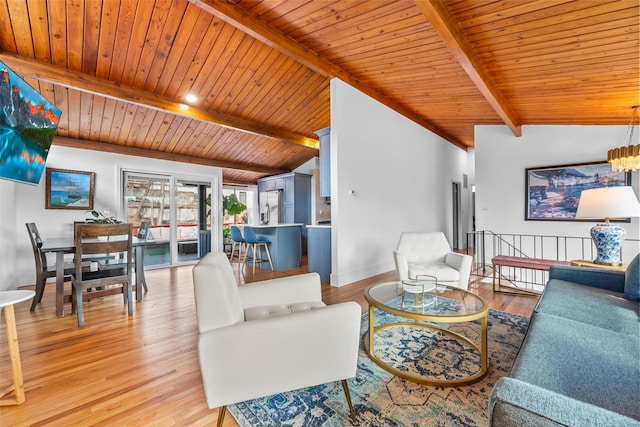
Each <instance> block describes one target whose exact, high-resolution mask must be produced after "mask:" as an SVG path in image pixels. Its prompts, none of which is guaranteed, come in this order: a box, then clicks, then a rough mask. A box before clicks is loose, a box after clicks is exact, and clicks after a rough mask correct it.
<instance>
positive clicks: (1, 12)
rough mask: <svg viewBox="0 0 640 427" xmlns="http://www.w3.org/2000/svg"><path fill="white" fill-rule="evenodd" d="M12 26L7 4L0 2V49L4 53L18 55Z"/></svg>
mask: <svg viewBox="0 0 640 427" xmlns="http://www.w3.org/2000/svg"><path fill="white" fill-rule="evenodd" d="M14 25H15V24H14V23H13V20H12V19H11V14H10V13H9V2H7V1H4V2H1V1H0V48H1V49H2V50H4V51H6V52H11V53H18V46H17V44H16V43H17V42H16V37H15V35H16V31H15V30H14V28H13V27H14Z"/></svg>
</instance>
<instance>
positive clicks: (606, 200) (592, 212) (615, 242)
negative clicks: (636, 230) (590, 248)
mask: <svg viewBox="0 0 640 427" xmlns="http://www.w3.org/2000/svg"><path fill="white" fill-rule="evenodd" d="M635 217H640V202H638V198H637V197H636V195H635V193H634V192H633V189H632V188H631V187H629V186H624V187H623V186H618V187H603V188H594V189H591V190H584V191H583V192H582V194H581V195H580V202H579V203H578V211H577V212H576V218H582V219H602V218H604V221H605V222H604V223H601V224H596V225H594V226H593V228H592V229H591V238H592V239H593V243H594V245H595V246H596V249H597V251H598V257H597V258H596V259H595V260H594V263H596V264H603V265H621V262H620V246H621V244H622V242H623V241H624V238H625V236H626V234H627V233H626V232H625V230H624V228H622V227H620V226H619V225H616V224H611V223H610V222H609V219H622V218H635Z"/></svg>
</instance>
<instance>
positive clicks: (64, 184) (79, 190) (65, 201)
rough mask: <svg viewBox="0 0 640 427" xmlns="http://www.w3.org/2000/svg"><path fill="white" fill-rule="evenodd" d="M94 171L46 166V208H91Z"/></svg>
mask: <svg viewBox="0 0 640 427" xmlns="http://www.w3.org/2000/svg"><path fill="white" fill-rule="evenodd" d="M94 186H95V173H94V172H83V171H72V170H66V169H53V168H47V189H46V202H47V205H46V208H47V209H82V210H93V192H94Z"/></svg>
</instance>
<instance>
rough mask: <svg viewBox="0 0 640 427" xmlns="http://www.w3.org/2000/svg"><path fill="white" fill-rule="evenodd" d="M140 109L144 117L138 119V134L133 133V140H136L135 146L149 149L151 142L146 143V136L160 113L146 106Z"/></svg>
mask: <svg viewBox="0 0 640 427" xmlns="http://www.w3.org/2000/svg"><path fill="white" fill-rule="evenodd" d="M141 110H142V111H143V112H144V117H143V118H142V120H140V129H139V130H138V134H137V135H134V137H133V138H134V141H136V142H137V143H136V146H137V147H140V148H146V149H149V146H150V145H151V144H147V142H146V141H147V137H148V135H149V132H150V131H151V128H152V126H154V124H155V122H156V118H157V117H158V116H159V115H161V114H160V112H159V111H157V110H150V109H148V108H143V109H141Z"/></svg>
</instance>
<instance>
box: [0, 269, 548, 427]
mask: <svg viewBox="0 0 640 427" xmlns="http://www.w3.org/2000/svg"><path fill="white" fill-rule="evenodd" d="M234 265H235V263H234ZM191 270H192V267H191V266H185V267H177V268H166V269H158V270H151V271H147V272H146V277H147V282H148V285H149V292H148V293H147V294H146V295H145V296H144V300H143V301H142V302H137V303H136V306H135V312H134V314H133V316H127V315H126V309H125V308H124V306H123V304H122V299H121V296H119V295H115V296H110V297H106V298H104V299H101V300H96V301H91V302H88V303H86V304H85V322H86V326H85V327H84V328H78V327H77V320H76V317H75V316H74V315H71V314H70V307H66V310H65V313H66V315H65V316H64V317H63V318H56V317H55V307H54V294H53V292H52V291H53V288H54V285H53V284H49V285H47V291H46V293H45V296H44V298H43V302H42V304H40V305H39V307H38V309H37V310H36V311H35V312H34V313H31V312H29V306H30V302H24V303H21V304H18V305H17V306H16V310H15V311H16V319H17V325H18V326H17V327H18V337H19V343H20V352H21V359H22V368H23V375H24V381H25V391H26V402H25V403H24V404H23V405H22V406H19V407H2V408H0V426H3V427H4V426H45V425H46V426H83V425H105V426H124V425H126V426H186V425H189V426H199V425H214V423H215V421H216V420H217V416H218V411H217V409H209V408H208V407H207V405H206V403H205V398H204V392H203V390H202V383H201V378H200V370H199V365H198V356H197V351H196V346H197V327H196V318H195V304H194V300H193V290H192V280H191ZM236 270H237V269H236ZM301 272H306V266H304V267H302V268H300V269H296V270H289V271H287V272H286V273H284V274H283V273H273V272H271V271H266V270H259V271H258V270H257V271H256V274H255V276H253V275H252V274H251V273H250V271H249V272H248V273H246V274H245V275H242V274H238V278H239V283H250V282H251V281H256V280H262V279H266V278H271V277H277V276H282V275H288V274H297V273H301ZM396 277H397V276H396V273H395V272H390V273H386V274H383V275H380V276H376V277H373V278H369V279H367V280H363V281H361V282H357V283H354V284H351V285H348V286H344V287H341V288H332V287H331V286H329V285H326V284H323V298H324V300H325V302H326V303H328V304H333V303H337V302H341V301H348V300H353V301H356V302H358V303H360V304H361V305H362V307H363V311H364V310H365V309H366V307H367V304H366V302H365V300H364V297H363V291H364V289H365V288H366V287H367V286H369V285H371V284H373V283H376V282H380V281H386V280H393V279H395V278H396ZM470 289H471V290H472V291H473V292H476V293H478V294H479V295H481V296H483V297H484V298H485V299H487V300H488V301H489V302H490V305H491V307H492V308H496V309H499V310H503V311H509V312H512V313H518V314H521V315H525V316H529V315H530V314H531V312H532V310H533V307H534V305H535V303H536V301H537V298H534V297H529V296H512V295H505V294H498V293H496V294H494V293H493V291H492V290H491V284H490V283H479V281H475V282H474V283H472V284H471V287H470ZM0 333H1V336H0V390H3V389H4V388H5V387H7V386H8V385H9V384H10V379H11V374H10V368H9V356H8V352H7V345H6V339H7V338H6V329H5V326H4V320H3V321H2V328H1V329H0ZM259 352H260V349H256V356H258V357H259ZM224 425H225V426H236V425H237V424H236V422H235V421H234V419H233V417H232V416H230V415H229V414H228V415H227V416H226V417H225V423H224Z"/></svg>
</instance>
